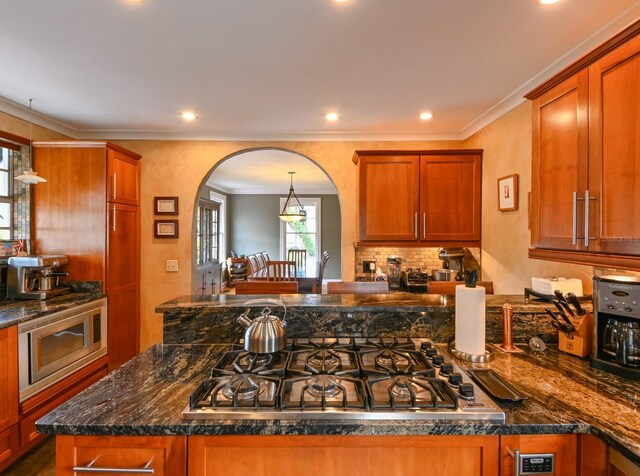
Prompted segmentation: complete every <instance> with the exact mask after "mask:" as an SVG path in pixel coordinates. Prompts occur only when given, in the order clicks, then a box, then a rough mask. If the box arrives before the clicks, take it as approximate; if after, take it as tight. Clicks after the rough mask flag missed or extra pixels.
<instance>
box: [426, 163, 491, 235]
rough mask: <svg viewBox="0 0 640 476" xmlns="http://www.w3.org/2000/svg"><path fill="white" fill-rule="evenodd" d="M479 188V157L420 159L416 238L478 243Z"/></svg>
mask: <svg viewBox="0 0 640 476" xmlns="http://www.w3.org/2000/svg"><path fill="white" fill-rule="evenodd" d="M481 188H482V158H481V157H480V156H479V155H442V156H440V155H427V156H422V157H420V217H419V223H420V231H419V233H420V239H421V240H427V241H479V240H480V216H481V213H480V211H481V208H480V207H481V199H482V191H481Z"/></svg>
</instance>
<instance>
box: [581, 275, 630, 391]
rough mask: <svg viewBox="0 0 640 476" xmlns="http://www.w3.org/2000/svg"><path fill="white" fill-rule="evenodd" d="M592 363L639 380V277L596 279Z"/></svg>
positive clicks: (594, 280) (600, 367)
mask: <svg viewBox="0 0 640 476" xmlns="http://www.w3.org/2000/svg"><path fill="white" fill-rule="evenodd" d="M593 314H594V335H593V349H592V354H591V365H592V366H593V367H595V368H598V369H602V370H606V371H608V372H611V373H614V374H618V375H622V376H624V377H627V378H631V379H634V380H640V277H636V276H596V277H594V278H593Z"/></svg>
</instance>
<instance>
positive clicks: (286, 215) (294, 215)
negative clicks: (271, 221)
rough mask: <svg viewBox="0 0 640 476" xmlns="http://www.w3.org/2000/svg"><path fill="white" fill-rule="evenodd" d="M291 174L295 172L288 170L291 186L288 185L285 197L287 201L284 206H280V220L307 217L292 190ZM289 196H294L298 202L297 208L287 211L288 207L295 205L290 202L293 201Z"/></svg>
mask: <svg viewBox="0 0 640 476" xmlns="http://www.w3.org/2000/svg"><path fill="white" fill-rule="evenodd" d="M293 174H295V172H289V175H291V187H289V196H288V197H287V201H286V202H284V207H282V211H281V212H280V220H282V221H305V220H306V219H307V212H305V211H304V207H303V206H302V203H300V200H298V197H297V196H296V192H294V191H293ZM291 197H293V198H295V200H296V202H297V203H298V205H297V207H298V209H297V211H294V212H290V211H289V209H290V208H292V207H295V206H296V205H295V204H293V203H292V202H293V201H292V200H291Z"/></svg>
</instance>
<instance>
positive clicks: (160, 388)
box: [37, 344, 640, 475]
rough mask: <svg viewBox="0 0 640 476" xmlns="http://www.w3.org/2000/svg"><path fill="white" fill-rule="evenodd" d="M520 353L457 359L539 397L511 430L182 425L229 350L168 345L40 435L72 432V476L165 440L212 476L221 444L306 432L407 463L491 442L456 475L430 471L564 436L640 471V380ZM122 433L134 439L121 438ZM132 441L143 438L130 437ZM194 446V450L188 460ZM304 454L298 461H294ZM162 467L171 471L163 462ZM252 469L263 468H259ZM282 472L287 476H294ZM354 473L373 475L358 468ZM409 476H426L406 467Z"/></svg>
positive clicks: (565, 446)
mask: <svg viewBox="0 0 640 476" xmlns="http://www.w3.org/2000/svg"><path fill="white" fill-rule="evenodd" d="M438 347H439V350H440V351H441V352H443V353H444V352H446V351H447V347H446V346H445V345H439V346H438ZM521 347H522V348H523V350H525V352H523V353H518V354H504V353H500V352H497V353H496V359H495V360H494V361H492V362H490V363H487V364H466V363H464V362H461V361H458V360H455V362H456V363H457V364H458V365H461V366H467V367H469V365H472V367H473V368H491V369H494V370H495V371H496V372H498V373H499V374H500V375H501V376H503V377H504V378H506V379H507V380H508V381H509V382H511V383H512V384H513V385H515V386H516V387H517V388H518V389H519V390H520V391H521V392H522V393H524V394H526V395H527V396H529V398H528V399H527V400H525V401H524V402H521V403H510V404H502V405H501V406H502V409H503V410H504V412H505V413H506V421H505V423H501V422H494V421H460V420H450V421H415V420H412V421H402V420H391V421H375V420H366V421H363V420H351V421H340V420H323V421H317V420H315V421H314V420H206V421H189V420H183V419H182V418H181V412H182V410H183V409H184V407H185V406H186V404H187V401H188V397H189V394H190V393H192V392H193V391H194V389H195V387H196V386H197V385H198V384H199V383H200V382H201V381H202V380H203V379H204V378H206V377H207V376H208V374H209V371H210V368H211V367H212V366H213V364H214V363H215V362H216V361H217V359H218V358H219V357H220V356H221V355H222V353H223V352H225V351H226V350H228V348H229V346H228V345H161V344H158V345H155V346H153V347H151V348H150V349H148V350H146V351H145V352H143V353H142V354H141V355H139V356H138V357H136V358H134V359H132V360H131V361H129V362H128V363H126V364H125V365H124V366H122V367H121V368H119V369H117V370H116V371H114V372H112V373H111V374H109V375H108V376H107V377H106V378H104V379H102V380H101V381H100V382H98V383H97V384H95V385H93V386H92V387H90V388H89V389H87V390H86V391H84V392H82V393H81V394H79V395H77V396H76V397H74V398H73V399H72V400H71V401H69V402H67V403H65V404H63V405H62V406H60V407H59V408H58V409H56V410H55V411H53V412H52V413H50V414H49V415H47V416H45V417H44V418H42V419H41V420H39V422H38V426H37V427H38V430H39V431H41V432H43V433H47V434H55V435H59V436H62V437H61V438H59V440H58V464H59V467H58V471H59V473H58V474H71V473H70V472H68V471H69V465H71V466H72V465H74V464H87V463H89V461H90V459H86V458H85V457H87V458H88V457H89V455H90V454H93V453H91V451H90V449H91V446H92V444H93V445H98V446H101V447H104V446H108V447H109V448H110V449H111V450H112V451H115V450H114V449H113V448H114V447H117V448H119V449H118V452H120V453H122V452H126V450H128V449H132V448H135V447H136V445H140V446H139V449H141V448H151V447H156V449H153V451H159V450H157V447H158V445H159V443H158V442H161V441H165V442H170V444H169V446H170V449H165V450H163V451H164V452H162V453H161V455H164V456H165V457H167V455H172V457H174V458H178V459H179V460H180V461H181V462H179V464H177V467H178V468H182V471H183V472H182V473H181V474H184V471H186V470H187V469H186V468H188V470H189V474H205V473H204V472H203V469H202V468H203V467H204V466H203V465H204V463H202V457H203V454H204V453H205V449H206V448H207V447H209V446H210V445H214V446H216V447H219V446H220V445H221V444H223V443H224V444H223V446H225V445H228V446H230V454H245V457H247V456H248V455H250V454H252V453H251V452H252V451H254V450H255V451H257V448H258V447H260V446H264V445H266V446H268V447H269V448H271V450H273V448H276V447H277V448H279V450H278V451H284V449H283V448H282V446H284V445H286V444H287V443H286V442H287V441H289V442H290V441H292V440H287V438H292V436H289V435H296V436H295V437H294V440H295V438H300V437H299V436H298V435H305V436H309V438H310V439H307V440H304V439H303V440H302V442H303V443H304V441H308V442H309V441H312V442H313V444H312V446H313V447H317V446H318V445H320V446H323V445H328V446H332V445H333V443H332V441H335V442H337V444H338V445H339V446H344V445H348V444H349V443H350V442H351V443H353V444H355V445H356V447H362V446H363V445H366V442H367V441H370V442H374V440H375V439H376V438H387V439H386V440H384V439H383V440H382V441H381V440H375V444H377V445H381V444H382V445H385V446H389V445H390V446H392V447H393V448H394V449H393V451H400V454H403V455H404V453H402V451H401V448H402V447H403V445H405V446H406V445H409V446H411V447H412V448H414V449H415V447H416V445H417V446H420V445H421V444H422V443H420V442H421V441H425V442H434V441H439V442H438V443H437V445H440V446H443V443H442V441H443V440H437V439H438V438H441V437H442V436H446V437H447V438H451V436H452V435H456V436H455V437H454V440H450V439H449V440H446V441H445V442H446V443H447V444H448V445H449V446H451V443H452V441H455V440H456V439H457V441H458V442H459V443H458V446H459V445H462V447H465V448H468V447H469V446H473V444H471V443H474V444H478V445H481V446H482V448H481V449H479V447H478V448H476V450H474V451H476V453H474V454H476V455H477V454H478V453H477V452H478V451H480V454H483V455H484V456H483V458H484V460H483V461H484V462H485V467H483V468H482V469H481V471H480V472H477V473H474V472H471V471H470V472H468V473H456V472H455V471H454V468H455V467H456V466H455V463H456V458H454V460H453V461H451V462H450V463H444V462H442V461H441V462H440V463H439V464H440V466H438V467H444V468H446V467H447V464H449V466H448V468H449V470H450V471H451V472H449V473H446V472H444V473H435V472H434V473H431V474H498V473H497V466H498V465H500V466H502V468H503V470H504V468H505V467H508V465H509V464H511V463H510V461H509V457H508V453H507V446H509V445H513V444H516V445H518V444H519V445H520V446H521V447H524V448H526V444H533V445H534V446H533V447H535V441H536V440H531V438H536V437H539V438H554V440H553V443H552V446H553V449H554V450H555V451H558V452H559V453H560V452H562V451H564V453H565V455H566V457H567V458H568V459H569V460H571V459H572V460H573V462H576V461H578V462H579V464H581V465H584V464H591V465H594V466H593V467H594V468H595V467H596V466H597V463H598V461H601V460H602V458H605V459H606V457H605V456H604V455H605V454H606V452H604V453H603V451H605V450H606V446H604V445H603V444H602V442H604V443H606V444H607V445H609V446H611V447H612V448H614V449H615V450H616V451H618V452H620V453H622V454H623V455H624V456H626V457H627V458H629V459H630V460H631V461H632V464H633V463H635V465H638V466H640V414H639V413H638V387H637V382H633V381H630V380H627V379H624V378H621V377H617V376H614V375H611V374H608V373H605V372H602V371H599V370H595V369H592V368H591V367H590V366H589V364H588V361H587V360H585V359H578V358H576V357H573V356H569V355H566V354H563V353H559V352H558V350H557V348H555V347H553V346H551V347H549V348H548V349H547V350H546V351H545V352H543V353H540V352H531V351H529V350H528V348H526V349H525V348H524V346H521ZM64 435H72V436H64ZM81 435H85V436H81ZM87 435H88V436H87ZM239 435H254V436H246V438H257V439H253V440H243V438H245V436H239ZM258 435H259V436H258ZM267 435H268V436H267ZM518 435H532V436H527V437H524V436H522V437H520V436H518ZM554 435H559V436H554ZM95 437H98V438H95ZM114 437H115V438H114ZM122 437H126V438H124V439H120V438H122ZM132 437H133V440H131V439H130V438H132ZM139 438H142V440H139ZM211 438H213V440H211ZM220 438H223V440H221V439H220ZM224 438H226V440H225V439H224ZM283 438H284V440H283ZM345 438H346V440H345ZM350 438H351V439H350ZM367 438H369V440H367ZM371 438H373V439H371ZM416 438H418V439H417V440H416ZM425 438H426V439H425ZM434 438H435V440H434ZM459 438H463V440H459ZM477 438H486V440H480V441H481V442H482V443H481V444H480V443H478V440H477ZM514 438H516V440H514ZM517 438H522V439H519V440H518V439H517ZM558 438H560V439H558ZM563 438H569V440H568V441H567V440H565V439H563ZM187 439H188V441H189V442H190V443H189V445H188V448H189V449H188V459H187V450H186V447H187V446H186V440H187ZM314 439H315V440H314ZM335 439H337V440H335ZM465 439H466V440H465ZM118 441H120V444H119V445H118V444H117V442H118ZM139 441H142V442H143V443H139ZM296 441H297V443H296V444H300V440H296ZM296 441H294V443H295V442H296ZM403 441H404V443H403ZM114 442H115V443H114ZM487 442H488V443H487ZM527 442H528V443H527ZM236 444H237V445H239V446H240V453H236V452H234V451H233V445H236ZM78 445H80V446H82V451H80V450H73V448H74V447H77V446H78ZM114 445H115V446H114ZM498 445H500V450H498ZM160 446H162V445H160ZM444 446H447V445H444ZM454 446H455V445H454ZM248 447H250V448H251V449H250V448H248ZM176 448H177V449H176ZM235 449H238V448H235ZM298 449H299V448H298ZM334 449H335V447H334ZM150 451H151V450H150ZM242 451H245V453H242ZM274 451H275V450H274ZM291 451H292V450H291ZM460 451H462V450H460V449H459V448H458V449H457V450H456V451H454V453H453V454H458V455H460V456H461V457H462V453H460ZM498 451H499V453H498ZM456 452H457V453H456ZM293 453H295V451H294V452H293ZM293 453H289V456H291V455H292V454H293ZM73 454H75V455H76V456H77V457H78V458H85V459H86V460H85V459H83V460H82V461H80V460H77V461H76V460H73V458H72V457H71V456H70V455H73ZM154 454H155V453H154ZM416 454H417V453H416ZM327 455H328V453H327ZM505 455H507V456H505ZM581 455H582V456H581ZM316 456H317V455H316ZM334 456H335V455H332V456H331V458H334ZM405 456H406V455H405ZM414 456H415V454H414ZM220 457H222V455H221V454H220V453H218V454H217V458H220ZM335 457H337V456H335ZM367 457H369V456H367ZM403 457H404V456H403ZM436 459H437V458H436ZM481 459H482V458H481ZM187 460H188V461H189V463H188V466H187V463H186V461H187ZM119 461H121V460H119ZM156 463H157V465H162V464H163V463H162V461H161V458H159V456H157V455H156ZM174 463H175V462H174ZM365 463H366V461H360V464H361V465H365ZM129 464H130V463H129ZM238 464H239V465H240V466H241V467H242V466H243V465H244V467H245V468H246V467H247V465H249V463H248V462H246V461H244V462H243V461H242V460H241V461H239V462H238ZM253 464H257V463H256V462H255V461H254V463H253ZM281 464H284V462H283V463H281ZM291 464H293V463H291ZM407 464H408V463H407ZM602 464H605V463H602ZM64 465H66V466H67V468H66V470H67V472H64V469H65V468H64V467H63V466H64ZM166 465H167V466H166V467H165V466H163V467H165V468H169V467H172V466H171V463H169V462H167V463H166ZM443 465H444V466H443ZM486 465H493V466H496V468H495V471H489V470H488V469H487V467H486ZM505 465H506V466H505ZM175 467H176V466H173V467H172V468H174V469H175ZM419 467H421V468H423V469H424V468H426V467H427V466H426V463H425V462H424V461H422V462H421V463H419ZM196 468H197V470H196ZM192 469H193V471H192ZM160 473H162V472H161V471H160ZM156 474H158V471H157V472H156ZM165 474H172V473H165ZM173 474H177V473H173ZM225 474H268V473H261V472H255V473H249V472H242V470H241V468H240V469H238V472H232V471H226V473H225ZM282 474H287V473H286V471H285V473H282ZM289 474H292V473H289ZM334 474H344V473H334ZM351 474H364V473H359V472H357V471H356V472H353V471H352V472H351ZM374 474H391V473H388V472H387V473H374ZM396 474H401V473H396ZM406 474H417V473H412V472H409V470H407V473H406ZM503 474H505V473H503ZM507 474H511V473H507ZM556 474H575V470H574V472H573V473H561V472H557V473H556ZM582 474H594V475H595V474H605V473H596V472H583V473H582Z"/></svg>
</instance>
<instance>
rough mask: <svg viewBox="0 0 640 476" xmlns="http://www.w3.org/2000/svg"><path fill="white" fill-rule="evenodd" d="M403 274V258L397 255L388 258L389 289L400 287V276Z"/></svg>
mask: <svg viewBox="0 0 640 476" xmlns="http://www.w3.org/2000/svg"><path fill="white" fill-rule="evenodd" d="M401 274H402V258H400V256H397V255H390V256H387V280H388V281H389V289H398V288H399V287H400V275H401Z"/></svg>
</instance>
